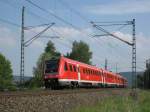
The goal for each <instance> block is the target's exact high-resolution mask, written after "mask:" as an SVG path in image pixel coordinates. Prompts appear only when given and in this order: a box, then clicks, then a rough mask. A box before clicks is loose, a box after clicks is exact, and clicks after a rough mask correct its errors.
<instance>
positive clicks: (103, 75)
mask: <svg viewBox="0 0 150 112" xmlns="http://www.w3.org/2000/svg"><path fill="white" fill-rule="evenodd" d="M102 80H103V86H104V87H105V84H106V77H105V72H104V71H103V70H102Z"/></svg>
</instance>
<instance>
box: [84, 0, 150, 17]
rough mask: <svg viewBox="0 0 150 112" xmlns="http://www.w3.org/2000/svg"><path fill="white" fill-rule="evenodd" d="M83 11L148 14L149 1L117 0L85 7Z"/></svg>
mask: <svg viewBox="0 0 150 112" xmlns="http://www.w3.org/2000/svg"><path fill="white" fill-rule="evenodd" d="M84 10H85V11H88V12H90V13H93V14H106V15H107V14H116V15H118V14H131V13H149V12H150V0H124V1H123V0H118V1H113V2H109V3H107V4H106V3H105V4H97V5H93V6H86V7H85V9H84Z"/></svg>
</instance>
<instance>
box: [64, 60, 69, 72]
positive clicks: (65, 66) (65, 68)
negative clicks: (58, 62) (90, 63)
mask: <svg viewBox="0 0 150 112" xmlns="http://www.w3.org/2000/svg"><path fill="white" fill-rule="evenodd" d="M64 70H65V71H67V70H68V67H67V63H66V62H65V65H64Z"/></svg>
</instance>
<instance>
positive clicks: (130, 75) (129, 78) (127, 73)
mask: <svg viewBox="0 0 150 112" xmlns="http://www.w3.org/2000/svg"><path fill="white" fill-rule="evenodd" d="M142 73H143V72H142V71H141V72H137V75H138V74H142ZM120 74H121V75H122V76H124V77H126V78H127V80H128V86H129V87H131V86H132V72H120Z"/></svg>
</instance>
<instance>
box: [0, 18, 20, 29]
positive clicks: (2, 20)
mask: <svg viewBox="0 0 150 112" xmlns="http://www.w3.org/2000/svg"><path fill="white" fill-rule="evenodd" d="M0 21H1V22H4V23H7V24H9V25H12V26H15V27H21V26H20V25H19V24H17V23H14V22H11V21H8V20H5V19H2V18H0Z"/></svg>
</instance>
